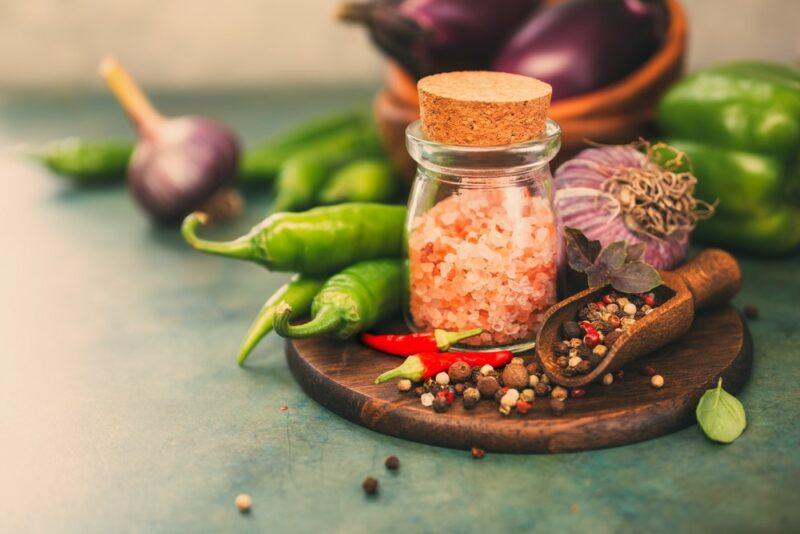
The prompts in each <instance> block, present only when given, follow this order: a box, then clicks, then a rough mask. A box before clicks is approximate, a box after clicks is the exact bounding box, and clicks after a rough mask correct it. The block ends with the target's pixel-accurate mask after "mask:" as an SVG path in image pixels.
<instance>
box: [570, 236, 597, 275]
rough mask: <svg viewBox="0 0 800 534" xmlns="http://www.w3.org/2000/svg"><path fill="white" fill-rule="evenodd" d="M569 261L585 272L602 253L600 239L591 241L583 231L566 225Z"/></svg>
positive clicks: (576, 268) (575, 267) (577, 269)
mask: <svg viewBox="0 0 800 534" xmlns="http://www.w3.org/2000/svg"><path fill="white" fill-rule="evenodd" d="M564 241H566V245H567V246H566V250H567V261H568V262H569V266H570V267H572V268H573V269H575V270H576V271H578V272H579V273H582V272H585V271H586V269H588V268H589V267H590V266H591V265H592V264H593V263H594V260H595V259H596V258H597V255H598V254H599V253H600V241H589V239H588V238H587V237H586V236H585V235H583V232H581V231H580V230H577V229H575V228H570V227H568V226H565V227H564Z"/></svg>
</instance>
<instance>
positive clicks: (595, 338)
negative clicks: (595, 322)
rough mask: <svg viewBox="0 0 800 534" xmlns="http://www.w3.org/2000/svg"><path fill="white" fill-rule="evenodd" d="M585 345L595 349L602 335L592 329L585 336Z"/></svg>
mask: <svg viewBox="0 0 800 534" xmlns="http://www.w3.org/2000/svg"><path fill="white" fill-rule="evenodd" d="M583 343H584V344H585V345H586V346H587V347H589V348H590V349H593V348H595V347H596V346H597V344H598V343H600V334H599V333H598V332H597V330H594V329H592V331H591V332H587V333H586V335H585V336H583Z"/></svg>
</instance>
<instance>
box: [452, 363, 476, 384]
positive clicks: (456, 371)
mask: <svg viewBox="0 0 800 534" xmlns="http://www.w3.org/2000/svg"><path fill="white" fill-rule="evenodd" d="M471 372H472V368H471V367H470V366H469V364H467V363H465V362H462V361H457V362H453V364H452V365H451V366H450V367H449V368H448V369H447V375H448V376H449V377H450V382H453V383H454V384H458V383H459V382H465V381H466V380H467V379H468V378H469V375H470V373H471Z"/></svg>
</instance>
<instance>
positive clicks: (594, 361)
mask: <svg viewBox="0 0 800 534" xmlns="http://www.w3.org/2000/svg"><path fill="white" fill-rule="evenodd" d="M598 346H599V345H598ZM602 361H603V357H602V356H600V355H599V354H595V353H594V352H592V353H591V354H590V355H589V364H590V365H591V366H592V367H597V366H598V365H600V362H602Z"/></svg>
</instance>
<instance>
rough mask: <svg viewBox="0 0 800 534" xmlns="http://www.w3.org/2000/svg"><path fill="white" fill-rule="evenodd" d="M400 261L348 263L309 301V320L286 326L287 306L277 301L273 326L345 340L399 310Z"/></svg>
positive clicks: (286, 332)
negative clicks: (345, 267) (348, 265)
mask: <svg viewBox="0 0 800 534" xmlns="http://www.w3.org/2000/svg"><path fill="white" fill-rule="evenodd" d="M401 275H402V262H401V261H400V260H372V261H364V262H361V263H356V264H355V265H351V266H350V267H348V268H347V269H345V270H343V271H342V272H340V273H338V274H335V275H333V276H331V277H330V278H329V279H328V281H327V282H325V284H323V286H322V289H320V291H319V293H317V296H316V297H314V301H313V302H312V303H311V315H312V317H313V318H312V319H311V321H309V322H307V323H304V324H301V325H290V324H289V318H290V316H291V314H292V313H293V310H292V307H291V305H289V304H287V303H286V302H283V303H281V304H280V305H279V306H278V309H277V310H276V311H275V318H274V320H273V326H274V328H275V332H277V333H278V334H279V335H280V336H283V337H288V338H295V339H297V338H307V337H314V336H322V335H332V336H335V337H338V338H341V339H346V338H348V337H350V336H352V335H353V334H356V333H358V332H361V331H363V330H366V329H367V328H370V327H372V326H373V325H375V324H376V323H377V322H378V321H380V320H382V319H386V318H387V317H389V316H391V315H392V314H394V313H396V312H398V311H399V310H400V292H401V288H402V277H401Z"/></svg>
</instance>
